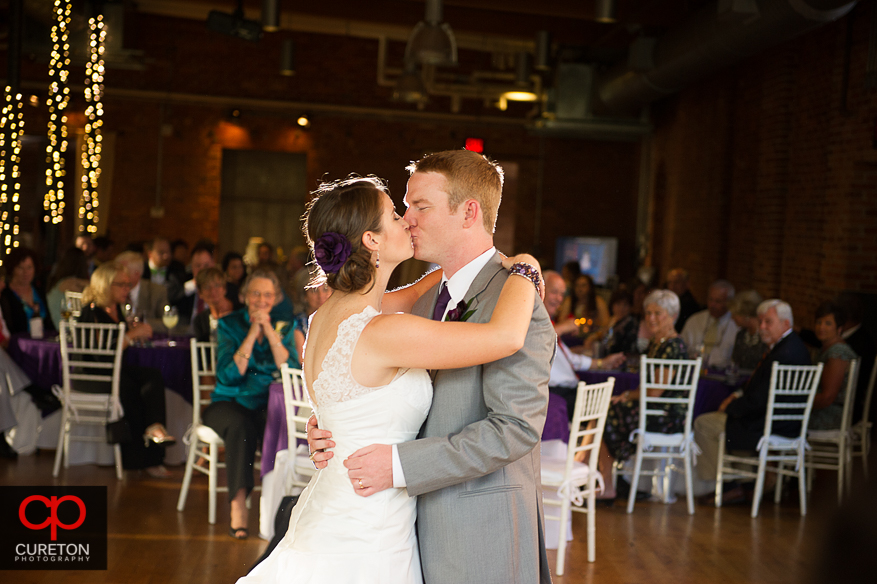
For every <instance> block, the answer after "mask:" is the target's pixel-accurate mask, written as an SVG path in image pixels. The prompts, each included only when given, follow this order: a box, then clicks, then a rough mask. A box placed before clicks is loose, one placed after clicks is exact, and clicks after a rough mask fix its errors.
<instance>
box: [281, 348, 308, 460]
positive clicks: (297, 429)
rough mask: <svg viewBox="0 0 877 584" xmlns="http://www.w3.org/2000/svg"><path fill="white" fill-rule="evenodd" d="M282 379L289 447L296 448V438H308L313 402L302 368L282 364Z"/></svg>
mask: <svg viewBox="0 0 877 584" xmlns="http://www.w3.org/2000/svg"><path fill="white" fill-rule="evenodd" d="M280 379H281V381H282V382H283V401H284V404H285V405H286V431H287V433H288V438H289V449H290V450H295V444H296V440H307V438H308V431H307V424H308V418H310V416H311V411H312V410H311V404H310V402H308V399H307V395H306V392H305V389H304V383H302V371H301V369H294V368H292V367H290V366H289V365H288V364H287V363H284V364H283V365H281V366H280Z"/></svg>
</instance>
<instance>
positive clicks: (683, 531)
mask: <svg viewBox="0 0 877 584" xmlns="http://www.w3.org/2000/svg"><path fill="white" fill-rule="evenodd" d="M53 454H54V453H53V452H50V451H49V452H42V453H39V454H37V455H35V456H23V457H20V458H19V459H18V460H17V461H12V462H10V461H0V484H2V485H51V484H69V485H106V486H107V487H108V493H109V557H108V569H107V571H105V572H85V571H82V572H75V571H70V572H55V571H43V572H35V571H17V572H0V581H2V582H9V583H15V584H26V583H31V582H33V583H52V584H55V583H57V582H63V583H79V582H82V583H95V584H98V583H104V582H112V583H130V584H141V583H142V584H153V583H154V584H175V583H186V584H197V583H200V582H211V583H233V582H234V581H235V580H236V579H237V578H238V577H240V576H242V575H244V574H246V572H247V570H248V567H249V566H250V565H251V564H252V562H253V561H254V560H255V559H256V558H258V557H259V556H260V555H261V553H262V551H263V550H264V549H265V547H266V542H264V541H262V540H260V539H258V538H257V537H251V538H250V539H249V540H247V541H235V540H233V539H231V538H230V537H229V536H228V535H227V529H228V528H227V525H228V506H227V502H226V501H227V500H226V498H225V496H224V495H222V494H221V495H220V505H219V512H218V523H217V524H216V525H215V526H210V525H209V524H208V523H207V490H206V489H207V483H206V477H201V476H199V477H195V478H193V484H192V490H191V491H190V493H189V500H188V505H187V508H186V510H185V512H183V513H178V512H177V511H176V502H177V496H178V494H179V488H180V483H181V481H182V469H181V468H175V469H173V473H174V476H173V477H172V478H171V479H168V480H156V479H151V478H148V477H146V476H145V475H141V474H140V473H137V472H126V473H125V478H124V480H122V481H117V480H116V478H115V475H114V472H113V469H112V468H107V467H96V466H80V467H71V468H70V469H68V470H66V471H62V474H61V477H59V479H58V480H57V481H56V480H54V479H53V478H52V462H53ZM872 468H877V466H875V467H872ZM859 470H860V469H859V468H857V471H859ZM196 474H197V473H196ZM834 476H836V475H832V474H824V475H820V476H818V477H817V479H816V485H815V487H814V495H813V497H812V498H811V509H810V513H809V514H808V515H807V517H803V518H802V517H801V516H800V514H799V512H798V506H797V500H796V499H794V498H790V500H789V501H788V502H785V501H784V502H783V503H782V504H781V505H780V506H775V505H774V504H773V502H767V503H765V504H764V505H763V507H762V512H761V514H760V516H759V517H758V518H757V519H751V518H750V517H749V507H748V506H736V507H725V508H722V509H714V508H710V507H702V506H698V507H697V509H696V512H695V515H694V516H689V515H688V514H687V513H686V511H685V503H684V501H683V500H680V501H679V502H678V503H675V504H672V505H664V504H661V503H651V502H644V503H638V504H637V506H636V509H635V510H634V512H633V514H631V515H628V514H627V513H625V512H624V507H623V506H622V504H621V503H620V502H619V503H617V504H616V506H615V507H614V508H611V509H609V508H598V510H597V561H596V562H595V563H593V564H589V563H588V562H587V553H586V545H585V519H586V518H585V516H584V514H580V513H575V514H574V520H573V531H574V534H575V536H576V539H575V541H574V542H572V543H571V544H570V547H569V548H568V553H567V565H566V573H565V574H564V575H563V576H562V577H555V578H554V581H555V582H556V583H562V584H580V583H591V582H594V583H599V584H614V583H640V582H642V583H655V584H660V583H664V582H666V583H668V584H670V583H672V584H679V583H685V582H709V583H711V584H723V583H732V582H734V583H736V582H753V583H781V582H790V583H792V582H794V583H798V582H807V581H809V574H810V571H811V569H812V566H813V565H814V562H815V561H816V560H817V559H818V558H819V557H820V553H821V550H822V549H823V546H824V542H823V537H824V536H823V531H824V529H823V527H824V525H825V524H826V522H827V520H828V519H829V518H830V517H831V516H832V514H833V513H835V511H836V500H835V487H834ZM856 479H857V480H861V476H860V474H859V472H857V474H856ZM253 509H254V510H255V509H258V500H255V499H254V504H253ZM256 515H257V513H256V512H253V513H251V519H250V526H249V527H250V531H251V533H255V532H258V527H257V523H258V520H257V517H256ZM327 543H331V542H327ZM549 560H550V561H551V565H552V571H553V567H554V562H555V552H553V551H549ZM461 584H465V583H461Z"/></svg>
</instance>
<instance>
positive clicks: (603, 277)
mask: <svg viewBox="0 0 877 584" xmlns="http://www.w3.org/2000/svg"><path fill="white" fill-rule="evenodd" d="M555 260H556V263H555V267H556V269H557V271H558V272H559V271H560V270H561V268H563V265H564V264H565V263H567V262H578V264H579V268H580V269H581V270H582V273H583V274H588V275H589V276H591V277H592V278H593V279H594V283H595V284H597V285H598V286H605V285H606V283H607V281H608V280H609V278H610V277H611V276H614V275H615V269H616V263H617V260H618V238H616V237H558V238H557V248H556V255H555Z"/></svg>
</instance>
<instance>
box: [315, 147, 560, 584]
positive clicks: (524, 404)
mask: <svg viewBox="0 0 877 584" xmlns="http://www.w3.org/2000/svg"><path fill="white" fill-rule="evenodd" d="M408 170H409V172H410V173H411V178H410V179H409V181H408V192H407V194H406V196H405V204H406V205H407V207H408V211H407V212H406V213H405V220H406V221H407V222H408V223H409V225H410V230H411V236H412V239H413V243H414V255H415V257H416V258H418V259H420V260H424V261H427V262H432V263H436V264H438V265H440V266H441V268H442V270H443V272H444V276H443V278H442V282H441V283H440V284H439V285H438V286H436V287H434V288H433V289H431V290H429V291H428V292H426V293H425V294H424V295H423V296H422V297H421V298H420V300H419V301H418V302H417V303H416V304H415V306H414V309H413V311H412V312H413V313H414V314H417V315H419V316H424V317H426V318H434V319H445V315H447V314H448V313H449V312H451V311H452V310H454V309H455V308H461V310H457V311H455V312H454V313H452V316H451V319H454V320H456V319H460V316H461V315H465V316H463V317H462V318H463V319H465V320H467V321H468V322H487V321H489V320H490V316H491V313H492V312H493V308H494V306H495V305H496V302H497V299H498V298H499V294H500V291H501V290H502V286H503V283H504V282H505V280H506V278H507V277H508V274H507V272H506V271H505V270H504V269H503V268H502V265H501V263H500V256H499V254H498V253H497V251H496V248H494V247H493V231H494V226H495V223H496V213H497V209H498V208H499V203H500V198H501V193H502V169H501V168H499V166H497V165H496V164H494V163H492V162H490V161H489V160H487V159H486V158H485V157H483V156H481V155H480V154H476V153H474V152H469V151H466V150H457V151H447V152H439V153H436V154H431V155H428V156H426V157H424V158H423V159H421V160H419V161H418V162H415V163H413V164H411V165H410V166H409V167H408ZM463 307H465V308H463ZM554 347H555V334H554V329H553V328H552V326H551V322H550V320H549V318H548V314H547V313H546V311H545V308H544V307H543V304H542V302H541V301H540V299H539V297H538V296H537V297H536V299H535V301H534V303H533V316H532V320H531V323H530V329H529V332H528V334H527V338H526V341H525V344H524V347H523V348H522V349H521V350H520V351H518V352H517V353H515V354H514V355H512V356H510V357H507V358H505V359H502V360H500V361H496V362H493V363H490V364H487V365H480V366H477V367H468V368H463V369H454V370H444V371H437V372H433V385H434V397H433V403H432V409H431V410H430V413H429V417H428V418H427V419H426V422H425V423H424V425H423V427H422V428H421V431H420V438H419V439H418V440H414V441H412V442H406V443H403V444H398V445H396V446H388V445H372V446H368V447H366V448H363V449H361V450H359V451H357V452H355V453H353V454H352V455H351V456H350V458H348V459H347V460H346V461H345V462H344V465H345V466H346V467H347V468H348V475H349V476H350V478H351V482H352V483H354V484H355V485H356V484H360V485H361V484H365V485H367V487H368V488H366V489H364V490H359V489H357V492H358V493H360V494H362V495H364V496H368V495H371V494H374V493H376V492H378V491H382V490H384V489H387V488H391V487H407V489H408V494H409V495H410V496H412V497H415V496H416V497H418V501H417V531H418V537H419V541H420V557H421V563H422V566H423V573H424V578H425V580H426V582H427V584H443V583H447V584H460V583H462V582H478V583H479V584H488V583H492V582H496V583H502V584H509V583H514V582H520V583H527V584H532V583H535V582H543V583H549V582H550V581H551V576H550V574H549V571H548V562H547V558H546V555H545V542H544V536H543V532H542V526H543V521H542V490H541V485H540V458H539V448H538V446H539V442H540V439H541V434H542V427H543V425H544V423H545V414H546V410H547V408H548V378H549V375H550V370H551V360H552V358H553V354H554ZM328 435H329V433H328V432H326V431H321V430H317V429H312V430H311V439H312V440H313V439H314V438H317V437H328ZM322 445H323V446H324V445H326V443H325V442H323V443H322ZM313 447H315V448H320V447H321V443H320V442H313ZM325 456H327V454H325V453H319V454H318V455H317V459H316V460H318V461H320V460H323V459H324V458H323V457H325ZM321 466H322V465H321ZM359 479H362V483H360V482H359ZM330 545H331V544H330Z"/></svg>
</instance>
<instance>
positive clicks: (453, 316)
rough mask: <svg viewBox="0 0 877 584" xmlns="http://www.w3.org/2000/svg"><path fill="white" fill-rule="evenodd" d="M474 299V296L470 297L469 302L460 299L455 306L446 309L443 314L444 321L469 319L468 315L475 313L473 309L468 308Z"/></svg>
mask: <svg viewBox="0 0 877 584" xmlns="http://www.w3.org/2000/svg"><path fill="white" fill-rule="evenodd" d="M474 300H475V298H470V299H469V302H466V301H464V300H460V302H458V303H457V307H456V308H452V309H451V310H449V311H448V314H447V315H445V322H466V321H467V320H469V317H470V316H472V315H473V314H475V309H474V308H472V309H470V307H471V306H472V302H474Z"/></svg>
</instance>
